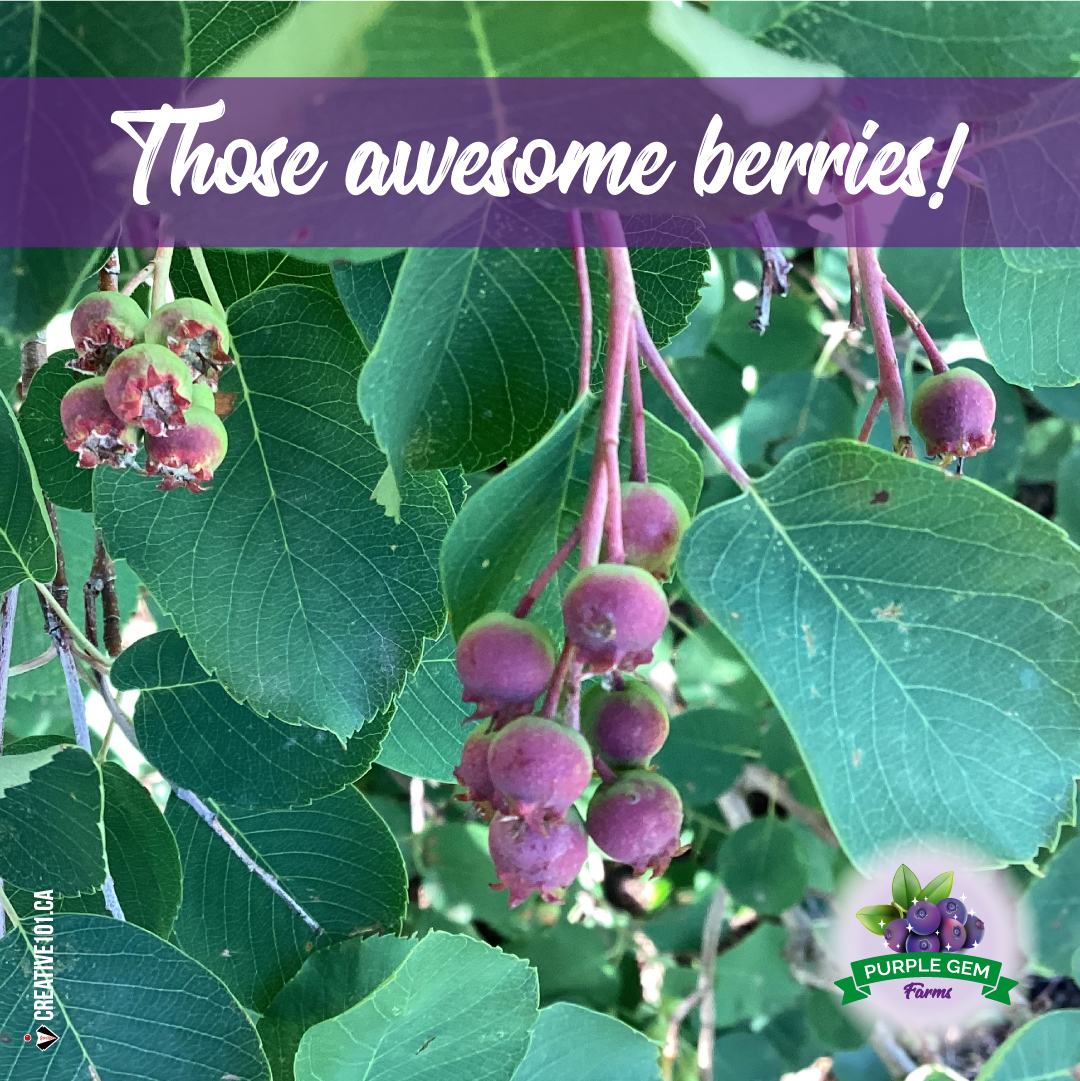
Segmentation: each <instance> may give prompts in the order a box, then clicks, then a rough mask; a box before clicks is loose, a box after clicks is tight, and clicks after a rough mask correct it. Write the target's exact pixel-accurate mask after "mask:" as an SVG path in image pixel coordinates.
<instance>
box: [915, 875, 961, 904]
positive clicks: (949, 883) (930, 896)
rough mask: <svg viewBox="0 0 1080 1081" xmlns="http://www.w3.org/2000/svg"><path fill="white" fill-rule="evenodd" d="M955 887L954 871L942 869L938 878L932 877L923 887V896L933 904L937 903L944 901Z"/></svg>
mask: <svg viewBox="0 0 1080 1081" xmlns="http://www.w3.org/2000/svg"><path fill="white" fill-rule="evenodd" d="M952 887H953V873H952V871H942V872H941V874H939V875H938V876H937V877H936V878H932V879H931V880H930V881H929V882H927V884H926V885H925V886H924V887H923V888H922V896H923V900H924V901H929V902H930V903H931V904H933V905H936V904H937V903H938V902H939V901H944V900H945V898H946V897H948V896H949V895H950V894H951V893H952Z"/></svg>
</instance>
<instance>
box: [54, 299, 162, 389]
mask: <svg viewBox="0 0 1080 1081" xmlns="http://www.w3.org/2000/svg"><path fill="white" fill-rule="evenodd" d="M145 327H146V314H145V313H144V312H143V310H142V308H140V307H139V305H138V304H137V303H136V302H135V301H134V300H132V299H131V297H128V296H124V294H123V293H88V294H87V295H86V296H84V297H83V298H82V300H80V301H79V303H78V304H77V305H76V307H75V310H74V311H73V312H72V313H71V340H72V342H74V344H75V352H76V353H78V357H76V359H75V360H71V361H68V365H67V366H68V367H69V368H74V369H75V370H76V371H80V372H89V373H90V374H92V375H93V374H97V373H99V372H104V371H105V370H106V369H107V368H108V367H109V365H110V364H111V363H112V361H113V359H114V358H115V357H116V356H118V355H119V354H120V353H122V352H123V351H124V350H125V349H130V348H131V346H133V345H134V344H135V343H136V342H139V341H142V336H143V330H144V328H145Z"/></svg>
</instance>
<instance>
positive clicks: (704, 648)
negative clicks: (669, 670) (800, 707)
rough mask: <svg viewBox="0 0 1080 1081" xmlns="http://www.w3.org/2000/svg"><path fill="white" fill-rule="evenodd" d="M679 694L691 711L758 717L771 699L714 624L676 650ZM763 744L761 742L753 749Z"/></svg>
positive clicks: (699, 630) (700, 629) (695, 632)
mask: <svg viewBox="0 0 1080 1081" xmlns="http://www.w3.org/2000/svg"><path fill="white" fill-rule="evenodd" d="M673 664H674V665H675V675H676V677H677V678H678V682H679V694H680V695H682V697H683V699H684V700H685V701H686V704H687V705H688V706H690V707H691V708H695V707H699V706H714V707H717V708H719V709H723V710H727V711H728V712H738V711H746V712H750V713H755V712H757V711H758V709H759V708H760V707H761V706H763V705H765V704H766V702H767V700H768V695H767V694H766V693H765V691H764V689H763V688H762V686H761V683H760V682H759V681H758V678H757V676H755V675H754V673H753V672H752V671H751V670H750V666H749V665H748V664H747V663H746V661H745V660H744V659H743V657H742V656H741V655H740V654H739V651H738V650H737V649H736V648H735V647H734V646H733V645H732V644H731V640H730V639H729V638H728V637H727V636H726V635H724V634H722V633H721V632H720V631H719V629H718V628H717V627H715V626H714V625H713V624H711V623H703V624H702V625H701V626H700V627H694V628H693V633H692V634H688V635H687V636H686V637H685V638H684V639H683V640H682V641H681V642H680V643H679V644H678V646H677V647H676V649H675V660H674V661H673ZM758 743H760V739H758V740H757V741H756V742H755V743H754V744H753V746H754V747H756V746H757V745H758Z"/></svg>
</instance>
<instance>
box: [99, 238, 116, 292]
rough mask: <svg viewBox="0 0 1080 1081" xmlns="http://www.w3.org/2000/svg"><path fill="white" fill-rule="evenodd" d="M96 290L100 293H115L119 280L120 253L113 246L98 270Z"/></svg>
mask: <svg viewBox="0 0 1080 1081" xmlns="http://www.w3.org/2000/svg"><path fill="white" fill-rule="evenodd" d="M97 280H98V290H99V291H100V292H102V293H115V292H116V290H117V288H118V286H119V281H120V253H119V252H118V251H117V250H116V249H115V248H113V250H112V251H111V252H110V253H109V258H108V259H106V260H105V263H104V265H103V266H102V267H101V269H100V270H99V271H98V276H97Z"/></svg>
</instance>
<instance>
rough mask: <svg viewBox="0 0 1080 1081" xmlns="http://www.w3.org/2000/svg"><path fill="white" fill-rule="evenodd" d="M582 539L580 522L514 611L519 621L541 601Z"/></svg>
mask: <svg viewBox="0 0 1080 1081" xmlns="http://www.w3.org/2000/svg"><path fill="white" fill-rule="evenodd" d="M580 539H581V523H580V522H579V523H578V524H577V525H576V526H574V528H573V529H572V530H571V531H570V536H569V537H567V538H566V540H564V541H563V543H562V547H561V548H560V549H559V550H558V551H557V552H556V553H555V554H554V555H553V556H552V557H551V559H550V560H549V561H548V564H547V566H546V567H545V568H544V569H543V570H542V571H541V572H540V573H539V574H538V575H537V577H536V581H535V582H533V584H532V585H531V586H529V588H528V589H527V590H526V592H525V595H524V596H523V597H522V598H521V600H519V601H518V603H517V607H516V608H515V609H514V615H515V616H516V617H517V618H518V619H524V618H525V617H526V616H527V615H528V614H529V612H530V611H532V606H533V605H534V604H535V603H536V602H537V600H539V599H540V594H541V593H543V592H544V589H545V588H546V587H547V584H548V582H550V581H551V579H552V578H554V577H555V572H556V571H557V570H558V569H559V568H560V567H561V566H562V565H563V564H564V563H565V562H566V561H567V559H568V558H569V557H570V553H571V552H572V551H573V550H574V549H575V548H576V547H577V543H578V541H579V540H580Z"/></svg>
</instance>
